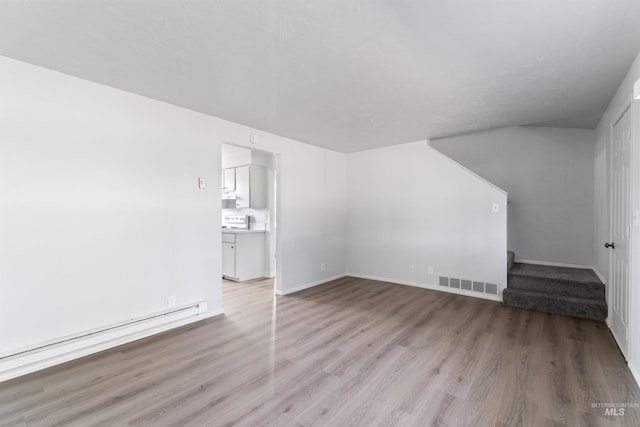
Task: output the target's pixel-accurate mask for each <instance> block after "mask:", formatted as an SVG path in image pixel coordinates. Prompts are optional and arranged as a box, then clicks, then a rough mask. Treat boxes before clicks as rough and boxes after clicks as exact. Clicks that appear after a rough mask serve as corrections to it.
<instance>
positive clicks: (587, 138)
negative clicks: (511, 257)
mask: <svg viewBox="0 0 640 427" xmlns="http://www.w3.org/2000/svg"><path fill="white" fill-rule="evenodd" d="M594 144H595V132H594V131H593V130H586V129H558V128H545V127H535V126H521V127H509V128H503V129H496V130H490V131H486V132H478V133H473V134H468V135H462V136H457V137H451V138H443V139H439V140H435V141H431V145H432V146H433V147H434V148H436V149H437V150H439V151H441V152H443V153H444V154H446V155H447V156H449V157H451V158H452V159H454V160H455V161H457V162H460V163H461V164H462V165H464V166H465V167H467V168H469V169H471V170H472V171H474V172H475V173H477V174H478V175H480V176H481V177H483V178H485V179H487V180H489V181H490V182H492V183H494V184H496V185H498V186H499V187H500V188H503V189H505V190H506V191H507V192H508V193H509V218H508V230H509V231H508V246H509V250H512V251H514V252H515V254H516V259H518V260H526V261H531V262H547V263H556V264H565V265H577V266H589V267H591V266H593V264H594V254H593V251H592V247H593V162H594V152H593V147H594Z"/></svg>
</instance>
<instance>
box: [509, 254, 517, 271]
mask: <svg viewBox="0 0 640 427" xmlns="http://www.w3.org/2000/svg"><path fill="white" fill-rule="evenodd" d="M515 260H516V253H515V252H513V251H507V273H508V272H509V271H511V269H512V268H513V264H514V262H515Z"/></svg>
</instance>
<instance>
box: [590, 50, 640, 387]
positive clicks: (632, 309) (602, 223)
mask: <svg viewBox="0 0 640 427" xmlns="http://www.w3.org/2000/svg"><path fill="white" fill-rule="evenodd" d="M639 81H640V54H638V56H637V57H636V59H635V61H634V62H633V64H632V65H631V67H630V68H629V71H628V72H627V74H626V76H625V78H624V79H623V81H622V83H621V84H620V86H619V88H618V90H617V92H616V94H615V96H614V97H613V99H612V100H611V102H610V103H609V106H608V107H607V110H606V111H605V113H604V115H603V116H602V119H600V123H599V124H598V128H597V129H596V132H597V135H598V139H597V144H596V147H595V157H596V162H595V163H594V170H595V176H594V181H595V188H596V191H595V200H594V206H595V211H596V215H595V223H594V227H595V235H596V236H597V237H596V240H595V242H594V251H595V253H596V265H597V268H598V270H600V272H602V273H603V275H604V277H605V279H606V280H607V281H608V279H609V275H608V272H609V250H608V249H605V248H604V246H603V244H604V242H605V241H608V240H609V237H610V230H609V216H608V207H609V182H608V176H609V175H608V170H609V166H610V165H609V161H610V160H609V159H610V157H609V153H608V150H609V149H610V145H611V128H612V126H613V125H614V124H615V122H616V120H617V119H618V118H619V117H620V115H621V114H622V112H623V111H624V109H625V108H626V106H628V105H629V103H631V114H632V120H633V131H632V133H633V148H632V153H633V159H632V168H633V174H634V175H633V180H632V189H631V190H632V197H631V204H632V206H631V209H632V210H635V211H636V212H640V99H634V86H635V85H636V84H638V85H640V83H638V82H639ZM636 91H637V92H636V93H635V95H636V96H638V97H640V87H637V88H636ZM603 206H604V207H605V208H604V209H603V208H602V207H603ZM639 233H640V227H639V226H638V225H637V224H635V225H634V226H633V228H632V230H631V258H630V262H631V277H630V291H631V292H630V295H629V315H630V322H629V349H628V350H629V351H628V357H629V359H628V363H629V368H630V370H631V372H632V373H633V375H634V377H635V379H636V382H637V383H638V384H640V326H639V325H640V236H639Z"/></svg>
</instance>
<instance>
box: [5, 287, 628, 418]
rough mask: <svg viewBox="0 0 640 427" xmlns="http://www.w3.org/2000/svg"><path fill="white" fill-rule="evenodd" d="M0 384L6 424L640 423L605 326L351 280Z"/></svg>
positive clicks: (251, 305) (246, 293)
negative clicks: (611, 409) (612, 408)
mask: <svg viewBox="0 0 640 427" xmlns="http://www.w3.org/2000/svg"><path fill="white" fill-rule="evenodd" d="M223 288H224V304H225V310H226V314H225V315H224V316H220V317H217V318H214V319H209V320H205V321H202V322H199V323H197V324H193V325H189V326H187V327H183V328H181V329H179V330H175V331H171V332H168V333H165V334H163V335H160V336H156V337H151V338H147V339H145V340H141V341H138V342H135V343H131V344H128V345H125V346H121V347H118V348H115V349H112V350H109V351H106V352H103V353H100V354H97V355H93V356H90V357H87V358H84V359H80V360H77V361H73V362H70V363H67V364H65V365H61V366H58V367H54V368H51V369H48V370H45V371H41V372H38V373H35V374H32V375H29V376H26V377H23V378H19V379H16V380H12V381H9V382H5V383H2V384H0V425H2V426H4V425H46V426H53V425H65V426H66V425H77V426H92V425H104V426H119V425H136V426H137V425H153V426H166V425H173V426H226V425H242V426H260V425H273V426H411V425H415V426H426V425H450V426H464V425H478V426H494V425H500V426H526V425H530V426H543V425H553V426H564V425H566V426H582V425H602V426H609V425H629V426H638V425H640V409H630V408H627V409H626V410H625V414H624V415H623V416H612V415H609V416H605V411H604V409H603V408H593V407H592V404H593V403H610V402H612V403H639V402H640V391H639V390H638V387H637V385H636V384H635V382H634V380H633V378H632V376H631V373H630V372H629V370H628V369H627V366H626V364H625V362H624V360H623V357H622V355H621V354H620V352H619V350H618V348H617V347H616V344H615V342H614V340H613V338H612V336H611V335H610V333H609V331H608V330H607V328H606V325H605V324H604V323H600V322H595V321H587V320H578V319H573V318H568V317H562V316H557V315H550V314H543V313H537V312H533V311H527V310H519V309H512V308H507V307H503V306H502V305H501V304H499V303H495V302H490V301H484V300H479V299H474V298H469V297H463V296H457V295H453V294H448V293H442V292H436V291H429V290H424V289H418V288H412V287H406V286H400V285H391V284H388V283H381V282H375V281H369V280H362V279H353V278H344V279H340V280H337V281H334V282H331V283H329V284H326V285H323V286H319V287H315V288H312V289H309V290H307V291H303V292H299V293H297V294H294V295H289V296H278V297H274V296H273V286H272V282H271V281H254V282H250V283H232V282H225V283H224V285H223Z"/></svg>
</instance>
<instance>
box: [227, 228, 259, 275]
mask: <svg viewBox="0 0 640 427" xmlns="http://www.w3.org/2000/svg"><path fill="white" fill-rule="evenodd" d="M264 234H265V233H264V232H238V233H222V276H223V277H224V278H225V279H229V280H235V281H243V280H251V279H257V278H259V277H262V276H263V274H264Z"/></svg>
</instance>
